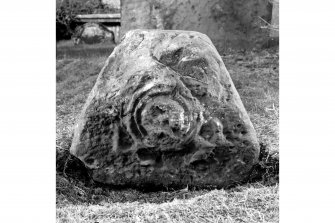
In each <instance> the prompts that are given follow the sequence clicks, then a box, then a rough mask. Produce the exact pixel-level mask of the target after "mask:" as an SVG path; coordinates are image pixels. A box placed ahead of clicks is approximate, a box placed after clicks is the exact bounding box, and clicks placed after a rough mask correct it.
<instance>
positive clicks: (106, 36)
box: [73, 23, 114, 44]
mask: <svg viewBox="0 0 335 223" xmlns="http://www.w3.org/2000/svg"><path fill="white" fill-rule="evenodd" d="M73 39H74V42H75V44H79V43H86V44H95V43H102V42H107V41H110V42H114V34H113V32H112V31H110V30H108V29H107V28H106V27H104V26H102V25H100V24H97V23H85V24H84V25H82V26H79V27H77V28H76V30H75V34H74V36H73Z"/></svg>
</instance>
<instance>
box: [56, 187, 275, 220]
mask: <svg viewBox="0 0 335 223" xmlns="http://www.w3.org/2000/svg"><path fill="white" fill-rule="evenodd" d="M278 209H279V208H278V185H275V186H271V187H264V186H262V185H261V184H253V185H247V186H245V187H238V188H236V189H235V190H232V191H225V190H212V191H209V192H207V193H204V194H203V195H200V196H196V197H193V198H190V199H178V198H177V199H174V200H173V201H171V202H165V203H161V204H156V203H140V202H138V201H135V202H124V203H121V202H115V203H110V202H102V203H99V204H95V205H68V206H65V207H60V208H58V209H57V219H58V222H99V223H102V222H248V223H252V222H278V221H279V215H278V213H279V210H278Z"/></svg>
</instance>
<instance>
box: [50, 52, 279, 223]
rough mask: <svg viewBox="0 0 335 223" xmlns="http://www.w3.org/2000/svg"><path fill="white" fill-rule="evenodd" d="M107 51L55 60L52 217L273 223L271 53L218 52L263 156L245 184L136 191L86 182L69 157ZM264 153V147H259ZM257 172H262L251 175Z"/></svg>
mask: <svg viewBox="0 0 335 223" xmlns="http://www.w3.org/2000/svg"><path fill="white" fill-rule="evenodd" d="M107 56H108V55H100V56H99V57H96V56H92V57H87V56H84V57H82V58H79V57H76V56H75V57H71V58H67V59H64V58H63V59H59V60H57V67H56V69H57V76H56V81H57V95H56V97H57V98H56V103H57V104H56V106H57V111H56V112H57V120H56V122H57V123H56V124H57V125H56V126H57V130H56V131H57V176H56V182H57V185H56V191H57V221H58V222H100V223H101V222H279V207H278V202H279V201H278V200H279V195H278V182H279V181H278V180H279V179H278V168H279V166H278V165H279V163H278V138H279V136H278V120H279V113H278V111H279V72H278V69H279V66H278V60H279V57H278V52H277V51H276V50H275V51H261V52H247V53H234V54H229V55H223V57H222V58H223V61H224V63H225V64H226V67H227V69H228V71H229V72H230V75H231V77H232V79H233V81H234V84H235V86H236V88H237V91H238V92H239V94H240V96H241V99H242V101H243V103H244V105H245V108H246V110H247V111H248V114H249V116H250V118H251V121H252V122H253V124H254V127H255V129H256V132H257V135H258V138H259V140H260V142H262V143H263V144H264V145H266V147H264V148H269V150H270V152H271V154H275V156H274V157H275V158H276V157H277V158H276V159H275V160H274V159H273V156H269V154H267V153H265V154H264V156H263V158H262V160H261V162H260V164H259V165H258V166H257V167H255V171H254V174H255V175H253V179H254V180H253V182H254V181H255V180H257V181H258V182H259V183H255V182H254V183H249V184H246V185H244V186H238V187H235V188H232V189H230V190H194V189H192V188H190V190H188V191H187V192H186V193H180V192H179V191H171V190H164V191H162V190H161V191H156V192H154V191H152V192H141V191H138V190H135V189H130V188H113V187H110V186H106V185H101V184H97V183H96V182H93V181H92V180H90V178H89V176H88V173H87V171H86V169H85V167H84V166H83V165H82V163H80V162H79V161H78V160H76V158H75V157H73V156H71V155H69V148H70V145H71V139H72V134H73V127H74V124H75V122H76V118H77V117H78V114H79V113H80V111H81V108H82V106H83V104H84V103H85V100H86V97H87V95H88V93H89V92H90V90H91V88H92V87H93V85H94V83H95V80H96V78H97V75H98V73H99V71H100V69H101V68H102V66H103V65H104V62H105V60H106V58H107ZM264 151H266V150H264ZM260 172H262V173H263V175H261V176H260V175H259V173H260Z"/></svg>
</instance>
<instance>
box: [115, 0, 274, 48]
mask: <svg viewBox="0 0 335 223" xmlns="http://www.w3.org/2000/svg"><path fill="white" fill-rule="evenodd" d="M271 11H272V7H271V5H270V3H269V1H268V0H186V1H185V0H121V36H122V35H123V34H124V33H125V32H127V31H128V30H131V29H137V28H142V29H143V28H144V29H167V30H173V29H175V30H193V31H198V32H201V33H204V34H206V35H208V36H209V37H210V38H211V40H212V41H213V43H214V44H215V46H216V47H217V49H218V50H219V51H222V50H227V49H229V48H242V49H244V48H245V49H249V48H254V47H256V48H257V47H260V46H262V45H263V44H264V43H265V42H266V41H267V40H268V36H269V30H267V29H262V28H261V26H262V21H261V19H260V18H259V17H262V18H263V19H264V20H266V21H269V22H270V21H271V14H272V12H271Z"/></svg>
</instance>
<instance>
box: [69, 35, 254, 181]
mask: <svg viewBox="0 0 335 223" xmlns="http://www.w3.org/2000/svg"><path fill="white" fill-rule="evenodd" d="M71 153H72V154H73V155H75V156H76V157H78V158H79V159H80V160H82V161H83V162H84V163H85V165H86V166H87V167H88V168H89V169H90V170H92V174H91V175H92V177H93V179H94V180H96V181H98V182H102V183H107V184H112V185H129V186H138V187H143V186H149V185H154V186H180V187H182V186H186V185H190V186H191V185H192V186H200V187H202V186H207V185H216V186H219V187H222V186H223V187H227V186H230V185H232V184H235V183H237V182H240V181H242V180H243V179H245V177H246V176H247V175H248V172H249V170H250V169H251V167H252V166H253V164H254V163H255V162H257V159H258V155H259V144H258V142H257V138H256V133H255V130H254V128H253V126H252V124H251V122H250V120H249V117H248V115H247V113H246V111H245V109H244V107H243V104H242V102H241V99H240V97H239V95H238V93H237V91H236V89H235V87H234V84H233V82H232V80H231V78H230V76H229V73H228V71H227V70H226V68H225V65H224V63H223V62H222V59H221V57H220V55H219V54H218V52H217V51H216V49H215V47H214V46H213V44H212V42H211V40H210V39H209V38H208V37H207V36H206V35H204V34H201V33H198V32H191V31H177V30H170V31H167V30H133V31H129V32H127V33H126V35H125V36H124V37H123V40H122V42H121V43H120V44H119V45H118V46H117V47H116V48H115V49H114V51H113V53H112V54H111V55H110V57H109V58H108V60H107V61H106V64H105V66H104V68H103V69H102V70H101V72H100V74H99V77H98V79H97V82H96V84H95V86H94V88H93V89H92V92H91V93H90V95H89V97H88V99H87V102H86V104H85V106H84V108H83V111H82V114H81V117H80V118H79V120H78V123H77V125H76V128H75V134H74V138H73V142H72V147H71Z"/></svg>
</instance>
